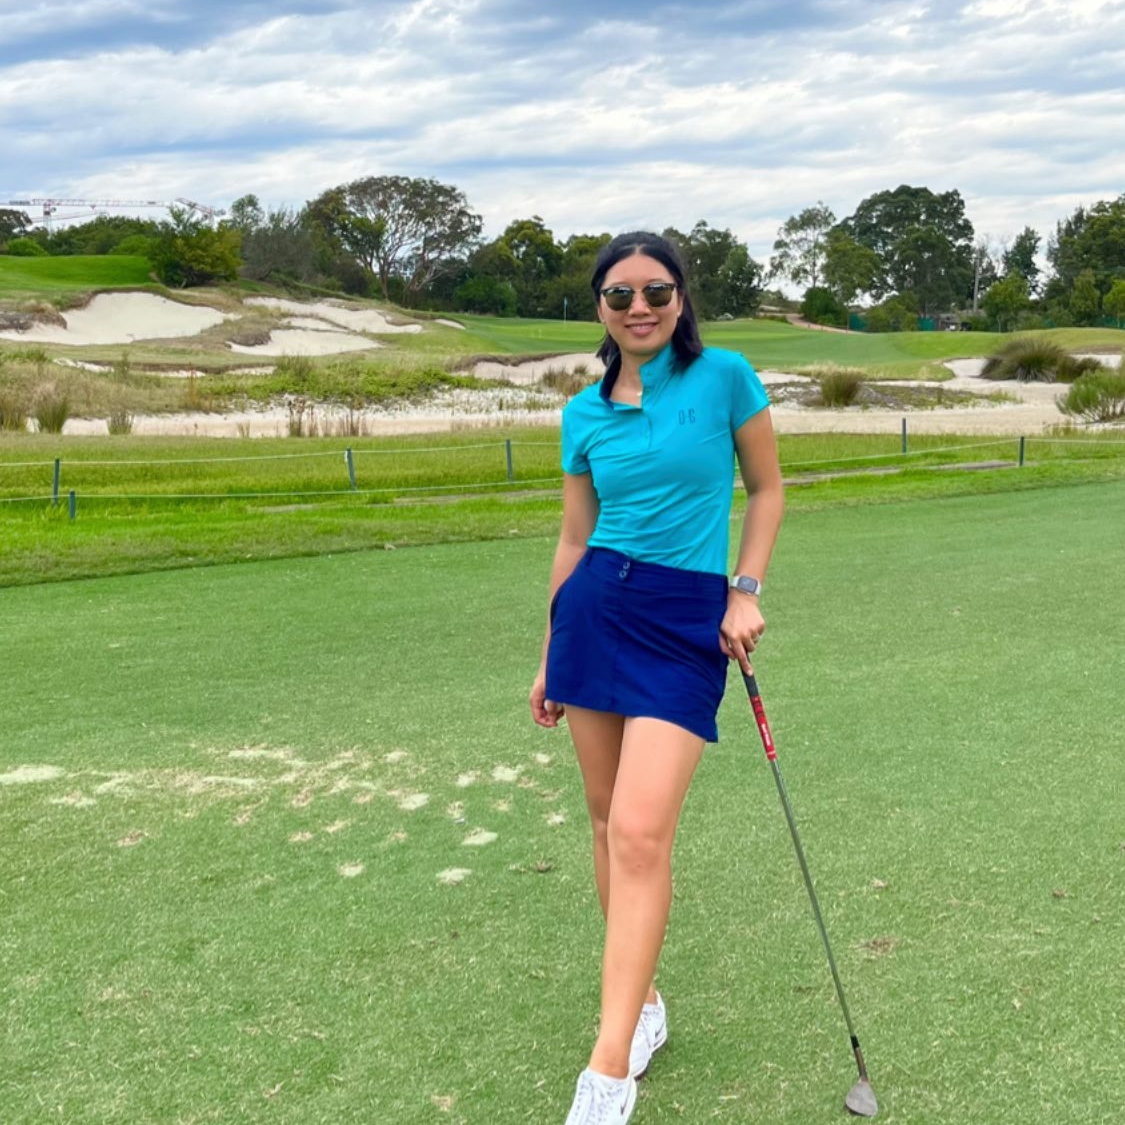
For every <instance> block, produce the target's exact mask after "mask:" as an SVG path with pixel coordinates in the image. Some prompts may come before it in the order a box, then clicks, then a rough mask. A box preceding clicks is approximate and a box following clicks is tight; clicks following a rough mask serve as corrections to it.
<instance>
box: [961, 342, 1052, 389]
mask: <svg viewBox="0 0 1125 1125" xmlns="http://www.w3.org/2000/svg"><path fill="white" fill-rule="evenodd" d="M1070 358H1071V357H1070V356H1068V355H1067V354H1066V352H1064V351H1063V350H1062V348H1060V347H1059V346H1058V345H1057V344H1052V343H1050V342H1049V341H1047V340H1037V339H1032V338H1029V337H1027V336H1017V337H1016V338H1015V339H1013V340H1009V341H1008V342H1007V343H1006V344H1004V345H1003V347H1001V348H1000V350H999V351H998V352H996V353H994V354H993V355H991V356H989V357H988V359H987V360H985V364H984V367H983V368H982V369H981V375H983V376H984V377H985V378H986V379H1018V380H1020V382H1031V381H1040V382H1044V383H1051V382H1054V381H1055V379H1056V378H1057V373H1058V370H1059V366H1060V365H1061V364H1062V363H1063V362H1064V361H1065V360H1067V359H1070Z"/></svg>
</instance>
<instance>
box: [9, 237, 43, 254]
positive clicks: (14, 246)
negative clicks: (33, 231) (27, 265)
mask: <svg viewBox="0 0 1125 1125" xmlns="http://www.w3.org/2000/svg"><path fill="white" fill-rule="evenodd" d="M8 253H9V254H11V255H12V257H13V258H46V257H47V251H46V250H45V249H44V248H43V247H42V246H40V245H39V243H38V242H36V241H35V240H34V239H32V238H13V239H12V241H11V242H9V243H8Z"/></svg>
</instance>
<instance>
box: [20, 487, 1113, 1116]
mask: <svg viewBox="0 0 1125 1125" xmlns="http://www.w3.org/2000/svg"><path fill="white" fill-rule="evenodd" d="M1123 516H1125V483H1123V482H1121V481H1109V482H1106V483H1099V484H1083V485H1076V486H1074V487H1055V488H1047V489H1029V490H1025V491H1019V492H1010V493H1001V494H996V495H980V496H957V497H951V498H948V499H944V500H932V499H917V500H903V501H900V502H896V503H886V504H880V505H871V506H858V507H856V506H849V507H838V508H827V509H824V510H804V511H794V512H792V513H791V514H790V516H789V518H788V520H787V522H786V524H785V526H784V528H783V530H782V534H781V538H780V541H779V544H778V550H777V554H776V557H775V562H774V566H773V569H772V570H771V573H770V582H769V594H768V598H767V601H766V610H767V616H768V620H769V626H770V628H769V633H768V636H767V640H766V642H765V643H764V645H763V647H762V649H761V651H760V656H759V659H758V660H757V662H756V669H755V670H756V673H757V677H758V682H759V684H760V686H761V689H762V694H763V698H764V700H765V703H766V707H767V709H768V712H769V715H770V721H771V725H772V727H773V732H774V736H775V738H776V740H777V746H778V751H779V755H780V761H781V763H782V768H783V769H784V771H785V778H786V782H787V785H788V787H789V793H790V797H791V799H792V801H793V805H794V808H795V812H796V816H797V820H798V823H799V825H800V829H801V835H802V840H803V842H804V846H805V848H806V850H807V852H808V857H809V863H810V866H811V869H812V872H813V875H814V877H815V879H816V883H817V890H818V895H819V898H820V901H821V906H822V909H823V911H824V914H825V921H826V924H827V927H828V931H829V933H830V935H831V938H832V942H833V947H834V950H835V953H836V957H837V960H838V962H839V963H840V970H841V974H842V976H843V979H844V981H845V985H846V987H847V992H848V1001H849V1004H850V1006H851V1009H852V1014H853V1017H854V1018H855V1020H856V1023H857V1026H858V1029H859V1032H860V1035H861V1037H862V1040H863V1044H864V1050H865V1053H866V1056H867V1061H868V1065H869V1068H870V1071H871V1077H872V1082H873V1085H874V1086H875V1089H876V1091H877V1093H878V1096H879V1102H880V1116H879V1120H882V1121H886V1122H888V1123H892V1122H900V1123H909V1125H922V1123H927V1125H928V1123H933V1125H938V1123H947V1122H950V1121H961V1122H965V1123H972V1125H993V1123H995V1125H1001V1123H1003V1125H1010V1123H1012V1122H1034V1121H1052V1122H1065V1123H1086V1122H1089V1123H1095V1122H1098V1123H1101V1122H1110V1121H1114V1120H1117V1119H1118V1116H1119V1114H1120V1107H1121V1106H1122V1105H1123V1104H1125V1070H1123V1068H1122V1066H1121V1058H1122V1056H1123V1048H1125V1032H1123V1030H1122V1023H1121V1020H1120V1003H1121V994H1122V986H1123V984H1125V968H1123V963H1122V954H1121V950H1122V949H1125V933H1123V930H1125V910H1123V907H1125V890H1123V888H1125V824H1123V823H1122V819H1121V808H1122V792H1123V782H1125V754H1123V753H1122V750H1123V747H1122V735H1121V727H1120V718H1119V715H1120V707H1119V702H1118V699H1119V694H1120V674H1121V659H1120V655H1119V654H1120V614H1119V612H1117V609H1116V607H1117V606H1118V605H1119V602H1120V567H1119V566H1118V565H1117V561H1119V560H1120V558H1121V549H1122V533H1121V527H1122V526H1123V524H1122V518H1123ZM552 546H553V544H552V541H551V539H550V538H549V537H545V536H541V537H535V538H514V539H511V540H507V541H505V540H497V541H491V542H483V543H468V544H449V545H438V546H418V547H413V548H409V549H402V550H398V551H393V552H391V551H383V550H376V551H366V552H364V551H359V552H353V553H349V554H345V555H340V556H321V557H315V558H297V559H279V560H275V561H268V562H259V563H250V564H242V565H234V566H232V565H218V566H211V567H207V568H203V569H186V570H178V571H163V572H154V573H148V574H140V575H131V576H128V575H127V576H120V577H111V578H101V579H93V580H87V581H73V582H56V583H52V584H46V585H32V586H23V587H19V588H9V589H2V590H0V636H2V637H3V654H4V659H3V667H4V672H5V674H4V676H3V677H0V713H2V714H3V716H4V734H3V736H2V738H0V857H2V860H0V862H2V865H3V866H2V879H0V905H2V908H3V912H4V918H5V923H4V927H3V931H2V937H0V1013H2V1020H3V1023H2V1024H0V1042H3V1044H4V1047H3V1057H4V1065H3V1066H2V1067H0V1106H3V1115H2V1116H3V1120H4V1121H5V1123H6V1125H32V1123H34V1125H39V1123H40V1122H44V1121H51V1120H58V1121H65V1122H74V1123H82V1125H86V1123H89V1125H94V1123H98V1125H101V1123H103V1122H110V1121H113V1122H127V1123H129V1125H134V1123H142V1122H184V1123H187V1122H192V1123H196V1122H212V1121H214V1122H232V1121H240V1122H271V1123H275V1122H276V1123H290V1122H292V1123H294V1125H296V1123H298V1122H299V1123H301V1125H328V1123H333V1125H335V1123H336V1122H343V1121H371V1122H379V1123H383V1122H386V1123H390V1125H400V1123H402V1125H405V1123H412V1122H428V1121H433V1122H455V1123H466V1125H478V1123H480V1122H485V1121H487V1122H490V1123H494V1125H509V1123H511V1125H515V1123H517V1122H527V1121H535V1122H545V1123H547V1125H551V1123H552V1122H555V1123H561V1121H562V1120H563V1118H564V1116H565V1113H566V1108H567V1105H568V1104H569V1099H570V1096H571V1093H572V1091H573V1082H574V1077H575V1075H576V1074H577V1072H578V1070H579V1069H580V1068H581V1067H582V1066H583V1065H584V1063H585V1060H586V1052H587V1051H588V1048H589V1045H590V1042H591V1036H592V1032H593V1029H594V1025H595V1020H596V1015H597V991H598V955H599V949H600V929H601V925H600V919H599V916H598V912H597V907H596V900H595V895H594V888H593V880H592V875H591V872H590V866H589V860H588V828H587V825H586V822H585V811H584V807H583V802H582V795H581V787H580V783H579V779H578V776H577V771H576V769H575V767H574V765H573V763H572V760H571V756H570V752H569V744H568V741H567V737H566V735H565V732H555V733H551V732H545V731H542V730H539V729H538V728H536V727H534V726H533V725H532V723H531V721H530V718H529V716H528V714H527V706H526V692H527V689H528V687H529V686H530V680H531V676H532V673H533V671H534V664H535V661H536V659H537V655H538V646H539V642H540V639H541V630H542V626H543V617H544V611H545V607H544V601H545V588H546V577H547V570H548V566H549V560H550V555H551V551H552ZM720 731H721V741H720V743H719V744H718V745H717V746H715V747H712V748H709V749H708V751H707V754H706V756H705V758H704V762H703V765H702V767H701V769H700V772H699V774H698V776H697V779H696V783H695V785H694V787H693V789H692V791H691V793H690V795H689V798H688V802H687V806H686V808H685V813H684V818H683V821H682V827H681V833H680V837H679V841H678V845H677V852H676V860H675V864H676V880H677V882H676V900H675V904H674V907H673V916H672V922H671V926H670V931H669V938H668V944H667V947H666V952H665V956H664V959H663V963H662V970H661V975H660V986H661V989H662V991H663V992H664V994H665V995H666V997H667V999H668V1004H669V1019H670V1029H671V1035H670V1039H669V1044H668V1047H667V1049H666V1050H665V1051H664V1052H662V1053H661V1055H660V1056H659V1058H658V1060H657V1062H656V1063H655V1064H654V1065H653V1068H652V1071H651V1074H650V1076H649V1078H647V1079H646V1080H645V1082H644V1083H643V1084H642V1091H641V1098H640V1101H639V1104H638V1108H637V1111H636V1114H635V1118H634V1120H635V1121H636V1123H637V1125H656V1123H659V1122H673V1121H675V1122H683V1121H689V1122H702V1121H711V1120H717V1121H728V1122H747V1123H749V1122H755V1123H757V1122H776V1123H784V1125H808V1123H809V1122H813V1121H831V1120H835V1119H843V1115H844V1111H843V1109H842V1098H843V1095H844V1093H845V1092H846V1090H847V1089H848V1087H849V1086H850V1085H851V1083H852V1081H854V1077H855V1073H854V1065H853V1062H852V1058H851V1052H850V1050H849V1047H848V1042H847V1034H846V1029H845V1027H844V1023H843V1019H842V1017H841V1014H840V1011H839V1009H838V1007H837V1004H836V1001H835V997H834V993H833V989H832V984H831V980H830V978H829V975H828V971H827V967H826V965H825V963H824V957H823V951H822V949H821V948H820V944H819V939H818V937H817V934H816V930H815V927H814V925H813V922H812V919H811V918H810V916H809V908H808V902H807V898H806V896H805V892H804V889H803V887H802V885H801V881H800V874H799V871H798V868H797V865H796V861H795V859H794V856H793V852H792V846H791V843H790V841H789V838H788V832H787V829H786V826H785V822H784V818H783V816H782V812H781V809H780V808H779V806H778V801H777V794H776V791H775V790H774V786H773V783H772V780H771V778H770V776H769V770H768V767H767V765H766V763H765V761H764V760H763V757H762V750H761V746H760V745H759V743H758V738H757V733H756V731H755V729H754V726H753V721H752V716H751V715H750V712H749V708H748V707H747V704H746V699H745V693H744V692H743V691H742V689H741V684H740V683H739V682H738V680H737V677H735V676H734V674H733V672H732V676H731V680H730V684H729V691H728V695H727V699H726V701H725V702H724V705H723V709H722V712H721V714H720Z"/></svg>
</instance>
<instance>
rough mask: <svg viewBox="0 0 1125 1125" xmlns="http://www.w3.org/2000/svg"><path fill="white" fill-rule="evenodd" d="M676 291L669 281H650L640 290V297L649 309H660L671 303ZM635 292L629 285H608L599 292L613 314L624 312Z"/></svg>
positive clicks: (676, 287)
mask: <svg viewBox="0 0 1125 1125" xmlns="http://www.w3.org/2000/svg"><path fill="white" fill-rule="evenodd" d="M678 289H679V286H678V285H675V284H673V283H672V282H671V281H651V282H649V284H648V285H646V286H645V287H644V288H643V289H642V290H641V296H642V297H643V298H644V299H645V304H646V305H648V307H649V308H650V309H662V308H664V306H665V305H670V304H671V303H672V298H673V297H674V296H675V295H676V291H677V290H678ZM636 292H637V291H636V290H635V289H634V288H633V287H632V286H631V285H610V286H609V287H608V288H606V289H603V290H602V291H601V293H602V297H603V298H604V299H605V303H606V305H608V306H609V308H611V309H613V311H614V312H624V311H625V310H626V309H627V308H628V307H629V306H630V305H631V304H632V303H633V297H634V296H635V295H636Z"/></svg>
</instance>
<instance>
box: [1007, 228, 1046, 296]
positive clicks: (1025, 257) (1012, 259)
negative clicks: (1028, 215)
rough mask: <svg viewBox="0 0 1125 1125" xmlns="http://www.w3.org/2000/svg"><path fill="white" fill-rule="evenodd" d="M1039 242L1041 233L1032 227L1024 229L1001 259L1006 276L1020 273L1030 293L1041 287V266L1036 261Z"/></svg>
mask: <svg viewBox="0 0 1125 1125" xmlns="http://www.w3.org/2000/svg"><path fill="white" fill-rule="evenodd" d="M1039 242H1040V238H1039V233H1038V232H1037V231H1035V230H1032V228H1031V227H1024V228H1023V230H1021V231H1020V233H1019V234H1017V235H1016V237H1015V240H1014V241H1013V242H1012V245H1011V246H1009V247H1008V249H1007V250H1005V251H1004V255H1003V258H1002V259H1001V264H1002V266H1003V269H1004V274H1005V276H1007V275H1008V274H1011V273H1018V274H1019V275H1020V277H1022V278H1023V279H1024V281H1026V282H1027V288H1028V292H1029V293H1034V292H1035V291H1036V290H1037V289H1038V287H1039V266H1038V265H1037V264H1036V261H1035V255H1036V254H1038V253H1039Z"/></svg>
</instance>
